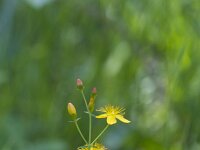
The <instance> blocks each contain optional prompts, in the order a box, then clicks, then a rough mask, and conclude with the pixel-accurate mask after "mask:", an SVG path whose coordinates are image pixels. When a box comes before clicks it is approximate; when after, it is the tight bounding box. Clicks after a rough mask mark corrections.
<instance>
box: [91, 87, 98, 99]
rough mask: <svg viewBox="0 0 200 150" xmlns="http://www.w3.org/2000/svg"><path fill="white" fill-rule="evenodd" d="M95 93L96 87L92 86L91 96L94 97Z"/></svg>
mask: <svg viewBox="0 0 200 150" xmlns="http://www.w3.org/2000/svg"><path fill="white" fill-rule="evenodd" d="M96 95H97V89H96V88H95V87H94V88H93V89H92V96H93V97H95V96H96Z"/></svg>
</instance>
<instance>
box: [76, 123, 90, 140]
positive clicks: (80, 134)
mask: <svg viewBox="0 0 200 150" xmlns="http://www.w3.org/2000/svg"><path fill="white" fill-rule="evenodd" d="M75 125H76V128H77V130H78V132H79V134H80V135H81V137H82V139H83V140H84V142H85V143H86V144H88V142H87V140H86V139H85V137H84V136H83V134H82V132H81V130H80V128H79V126H78V123H77V121H75Z"/></svg>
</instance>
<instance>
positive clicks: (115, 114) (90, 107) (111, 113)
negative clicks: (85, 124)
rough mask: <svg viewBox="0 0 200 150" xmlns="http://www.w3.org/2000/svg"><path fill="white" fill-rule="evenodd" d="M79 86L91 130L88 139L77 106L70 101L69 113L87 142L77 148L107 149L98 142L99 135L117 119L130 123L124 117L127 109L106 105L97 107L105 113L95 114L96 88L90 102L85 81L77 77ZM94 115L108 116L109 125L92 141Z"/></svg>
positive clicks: (81, 149) (82, 149) (84, 149)
mask: <svg viewBox="0 0 200 150" xmlns="http://www.w3.org/2000/svg"><path fill="white" fill-rule="evenodd" d="M76 85H77V88H78V89H79V90H80V92H81V95H82V97H83V100H84V103H85V106H86V109H87V114H88V117H89V131H88V140H86V138H85V136H84V135H83V133H82V131H81V129H80V127H79V125H78V120H79V119H80V118H77V112H76V108H75V106H74V105H73V104H72V103H70V102H69V103H68V105H67V110H68V113H69V115H70V116H71V118H72V122H73V123H74V124H75V126H76V128H77V130H78V132H79V134H80V136H81V138H82V139H83V141H84V142H85V145H84V146H80V147H78V148H77V150H107V148H106V147H105V146H104V145H102V144H99V143H97V140H98V139H99V137H100V136H101V135H102V134H103V133H104V132H105V131H106V130H107V128H108V127H109V126H111V125H113V124H116V123H117V119H118V120H120V121H121V122H123V123H130V121H129V120H127V119H125V118H124V114H125V112H124V111H125V109H124V108H121V107H118V106H112V105H106V106H104V107H101V108H100V109H97V111H100V112H102V113H103V114H100V115H98V116H95V115H94V114H92V113H93V111H94V105H95V99H96V93H97V91H96V88H93V89H92V94H91V95H90V99H89V103H88V101H87V100H86V97H85V94H84V86H83V82H82V81H81V80H80V79H77V81H76ZM92 116H95V118H97V119H99V118H106V122H107V125H106V127H105V128H104V129H103V130H102V131H101V132H100V134H99V135H98V136H97V137H96V138H95V139H94V140H93V141H92V139H91V135H92Z"/></svg>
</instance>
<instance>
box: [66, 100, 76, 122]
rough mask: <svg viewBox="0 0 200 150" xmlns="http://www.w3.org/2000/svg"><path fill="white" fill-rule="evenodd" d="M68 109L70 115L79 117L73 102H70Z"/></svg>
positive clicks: (73, 117)
mask: <svg viewBox="0 0 200 150" xmlns="http://www.w3.org/2000/svg"><path fill="white" fill-rule="evenodd" d="M67 110H68V113H69V115H70V116H71V117H72V119H76V117H77V113H76V108H75V107H74V105H73V104H72V103H68V105H67Z"/></svg>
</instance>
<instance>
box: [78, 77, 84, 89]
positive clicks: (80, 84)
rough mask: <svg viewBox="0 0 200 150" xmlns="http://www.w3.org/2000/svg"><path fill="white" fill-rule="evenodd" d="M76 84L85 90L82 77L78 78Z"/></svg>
mask: <svg viewBox="0 0 200 150" xmlns="http://www.w3.org/2000/svg"><path fill="white" fill-rule="evenodd" d="M76 85H77V88H78V89H79V90H83V82H82V81H81V79H77V80H76Z"/></svg>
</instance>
